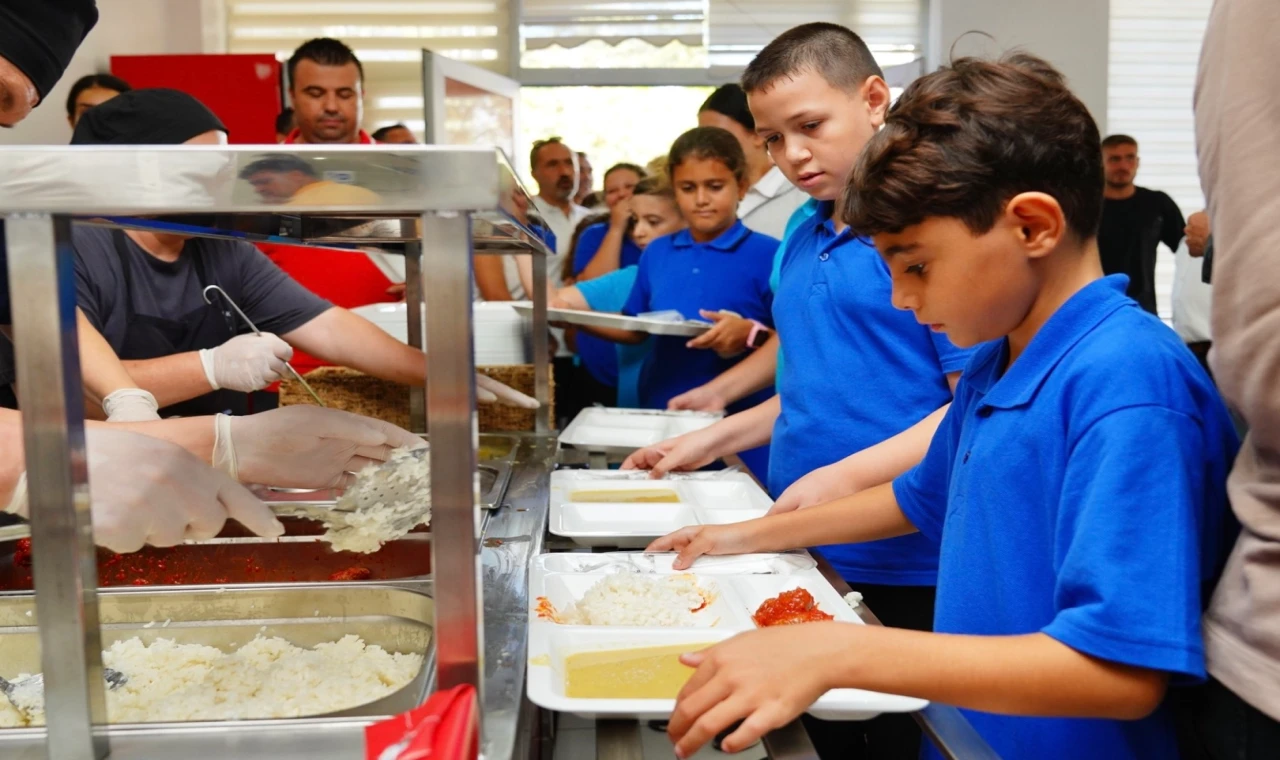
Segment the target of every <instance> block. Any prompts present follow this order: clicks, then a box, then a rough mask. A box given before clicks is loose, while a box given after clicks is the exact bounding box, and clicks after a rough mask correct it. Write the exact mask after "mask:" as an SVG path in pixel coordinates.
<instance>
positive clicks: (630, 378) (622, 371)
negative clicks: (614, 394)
mask: <svg viewBox="0 0 1280 760" xmlns="http://www.w3.org/2000/svg"><path fill="white" fill-rule="evenodd" d="M638 272H639V268H638V267H635V266H629V267H624V268H622V269H618V270H616V271H613V272H610V273H609V274H606V275H604V276H602V277H597V278H595V279H594V280H587V281H585V282H580V283H578V284H577V285H576V287H577V288H578V292H580V293H582V297H583V298H585V299H587V306H590V307H591V308H592V309H593V310H594V311H622V307H623V306H625V305H626V303H627V296H629V295H631V289H632V288H633V287H635V284H636V274H637V273H638ZM583 337H593V336H586V335H584V334H583V333H578V348H579V349H581V348H582V338H583ZM600 342H601V343H604V344H605V345H607V346H608V347H609V348H610V350H612V351H614V352H615V353H616V357H617V358H616V366H617V368H618V374H617V378H618V406H619V407H621V408H623V409H638V408H639V407H640V368H641V367H642V366H643V365H644V358H645V357H646V356H648V355H649V349H650V347H651V344H652V342H653V339H652V338H650V339H649V340H646V341H645V342H644V343H637V344H635V345H628V344H624V343H616V344H615V343H610V342H609V341H600ZM579 355H581V352H579Z"/></svg>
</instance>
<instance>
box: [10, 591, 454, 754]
mask: <svg viewBox="0 0 1280 760" xmlns="http://www.w3.org/2000/svg"><path fill="white" fill-rule="evenodd" d="M428 589H429V586H428V585H427V584H422V585H421V586H420V587H419V588H418V589H416V590H415V589H412V588H406V587H391V586H375V585H366V586H351V585H343V584H321V585H314V586H308V587H305V588H301V587H287V586H276V587H243V586H241V587H231V588H208V587H203V588H186V589H163V590H160V589H109V590H105V591H103V592H102V593H101V594H100V595H99V597H98V612H99V616H100V619H101V625H102V645H103V647H104V648H106V647H109V646H110V645H111V644H112V643H114V642H116V641H124V640H128V639H131V638H134V637H137V638H139V639H141V640H142V642H143V643H144V644H148V643H151V642H152V641H155V640H156V639H160V638H165V639H172V640H174V641H176V642H178V643H180V644H203V645H206V646H213V647H217V648H219V649H222V650H223V651H226V652H230V651H233V650H235V649H236V648H238V647H240V646H243V645H244V644H246V643H248V642H249V641H251V640H253V638H254V637H255V636H258V635H262V636H266V637H271V636H279V637H281V638H283V639H286V640H288V641H289V642H290V643H292V644H294V645H296V646H299V647H304V648H310V647H314V646H315V645H316V644H320V643H323V642H327V641H336V640H338V639H341V638H342V637H343V636H346V635H348V634H355V635H357V636H359V637H361V638H362V639H364V641H365V643H367V644H376V645H378V646H380V647H382V648H383V649H385V650H387V651H388V652H401V653H406V654H420V655H423V667H422V668H421V670H420V671H419V672H418V675H417V676H416V677H415V678H414V679H413V680H412V681H410V682H409V684H408V685H406V686H405V687H403V688H401V689H400V690H398V691H396V692H394V693H392V694H389V695H387V696H386V697H383V698H381V699H378V700H376V701H373V702H369V703H367V704H364V705H359V706H357V707H353V708H350V709H347V710H343V711H340V712H335V713H329V714H327V715H322V716H307V717H304V718H296V719H290V720H297V721H306V720H310V719H323V718H325V717H329V718H332V717H336V716H344V717H345V716H370V717H374V716H388V715H394V714H396V713H400V712H403V711H405V710H409V709H412V708H413V707H416V706H417V705H419V704H421V703H422V700H423V699H425V698H426V695H427V694H428V693H430V691H431V687H432V685H433V680H434V679H433V676H432V674H433V671H434V646H433V639H432V620H433V615H434V611H435V610H434V602H433V600H432V599H431V597H430V596H429V595H428V594H427V593H426V592H427V590H428ZM36 622H37V619H36V615H35V597H34V596H33V595H31V594H0V675H2V676H4V677H5V678H13V677H14V676H16V675H18V674H19V673H36V672H39V671H40V669H41V666H40V652H39V649H40V638H39V633H38V631H37V628H36ZM126 675H128V674H127V673H126ZM249 722H253V721H249ZM146 725H149V726H162V725H165V724H146ZM181 725H190V724H181ZM23 730H32V731H35V730H42V729H0V735H3V734H8V733H9V732H11V731H12V732H18V731H23Z"/></svg>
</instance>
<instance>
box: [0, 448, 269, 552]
mask: <svg viewBox="0 0 1280 760" xmlns="http://www.w3.org/2000/svg"><path fill="white" fill-rule="evenodd" d="M85 439H86V449H87V452H88V465H89V497H90V502H91V506H92V509H93V540H94V543H96V544H98V545H99V546H105V547H106V548H108V549H110V550H111V551H113V552H120V553H125V552H135V551H137V550H138V549H141V548H142V546H143V544H151V545H152V546H173V545H175V544H178V543H181V542H182V541H184V540H188V539H192V540H202V539H207V538H212V537H214V536H216V535H218V532H219V531H221V530H222V525H223V523H225V522H226V520H227V518H228V517H230V518H232V519H234V520H236V521H237V522H239V523H240V524H241V525H243V526H245V527H246V528H248V529H249V530H251V531H253V532H254V533H256V534H258V535H260V536H266V537H268V538H274V537H276V536H280V535H283V534H284V526H283V525H281V524H280V521H279V520H277V519H276V518H275V516H274V515H273V514H271V510H269V509H268V508H267V506H266V505H265V504H263V503H262V502H261V501H259V500H258V499H257V498H255V497H254V496H253V494H251V493H249V491H248V490H247V489H246V488H245V487H244V486H242V485H240V484H239V483H236V482H235V481H233V480H231V479H230V478H228V477H227V476H226V475H224V474H222V473H220V472H218V471H217V470H214V469H213V468H211V467H209V466H207V465H205V464H204V463H203V462H201V461H200V460H199V459H196V458H195V457H194V456H192V455H191V454H189V453H187V451H186V450H185V449H183V448H181V447H179V446H177V445H175V444H172V443H169V442H168V441H162V440H160V439H159V438H152V437H150V436H147V435H142V434H140V433H133V432H130V431H127V430H103V429H91V430H88V431H86V433H85ZM5 511H6V512H9V513H11V514H15V515H18V516H19V517H23V518H26V517H28V516H29V511H30V510H29V505H28V502H27V484H26V474H25V473H24V474H23V475H22V478H21V479H20V480H19V482H18V488H17V490H15V491H14V496H13V499H12V500H11V501H10V504H9V506H8V508H7V509H6V510H5Z"/></svg>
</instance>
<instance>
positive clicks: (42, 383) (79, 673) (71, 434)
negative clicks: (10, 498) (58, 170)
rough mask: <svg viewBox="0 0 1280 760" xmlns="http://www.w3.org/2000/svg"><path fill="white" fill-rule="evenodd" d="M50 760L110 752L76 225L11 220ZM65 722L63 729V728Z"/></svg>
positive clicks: (22, 217) (45, 218)
mask: <svg viewBox="0 0 1280 760" xmlns="http://www.w3.org/2000/svg"><path fill="white" fill-rule="evenodd" d="M5 238H6V240H7V241H8V252H9V255H8V258H9V282H10V283H12V284H13V285H14V286H15V287H12V288H10V297H11V300H12V307H13V327H14V338H15V340H14V344H15V350H16V358H17V371H18V372H17V376H18V389H19V392H20V393H21V394H22V425H23V447H24V451H25V455H26V456H25V459H26V467H27V491H28V494H29V503H30V505H31V535H32V539H31V540H32V546H33V548H34V550H35V551H34V552H33V560H34V568H33V571H34V574H35V592H36V614H37V615H38V616H39V621H40V660H41V666H42V668H43V671H44V688H45V711H46V715H47V716H48V723H49V727H50V728H49V732H48V744H47V747H48V757H49V760H87V759H88V758H93V759H94V760H100V759H101V758H104V757H106V756H107V753H108V752H109V751H110V746H109V745H108V742H107V737H106V734H105V732H102V731H101V730H98V731H95V729H94V725H95V724H96V725H98V726H102V725H105V723H106V718H107V710H106V693H105V690H104V687H103V680H102V641H101V632H100V631H99V629H98V596H97V588H98V571H97V564H96V558H97V554H96V553H95V551H94V546H93V524H92V522H91V519H90V513H89V487H88V472H87V468H86V464H85V449H84V401H83V395H82V391H81V382H80V354H79V347H78V343H77V340H76V311H75V306H76V304H75V281H74V273H73V269H72V253H71V220H70V218H68V217H63V216H59V217H53V216H50V215H48V214H15V215H12V216H9V217H8V219H7V220H6V224H5ZM55 726H56V730H55V728H54V727H55Z"/></svg>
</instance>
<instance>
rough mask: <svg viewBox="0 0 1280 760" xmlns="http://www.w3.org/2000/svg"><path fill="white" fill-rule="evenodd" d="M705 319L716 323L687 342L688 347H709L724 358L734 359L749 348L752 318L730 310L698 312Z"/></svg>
mask: <svg viewBox="0 0 1280 760" xmlns="http://www.w3.org/2000/svg"><path fill="white" fill-rule="evenodd" d="M698 314H700V315H701V316H702V318H703V319H706V320H708V321H710V322H713V323H714V324H715V327H712V328H711V329H710V330H707V331H706V332H704V333H703V334H701V335H699V336H698V337H696V338H694V339H693V340H690V341H689V342H688V343H686V344H685V346H686V347H688V348H707V349H710V350H712V351H715V352H716V355H717V356H719V357H720V358H722V359H732V358H733V357H735V356H737V355H738V354H741V353H743V352H745V351H746V350H747V336H749V335H750V334H751V328H752V327H753V325H752V323H751V320H749V319H743V318H742V317H740V316H738V315H737V314H734V313H732V312H728V311H707V310H706V309H703V310H701V311H699V312H698Z"/></svg>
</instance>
